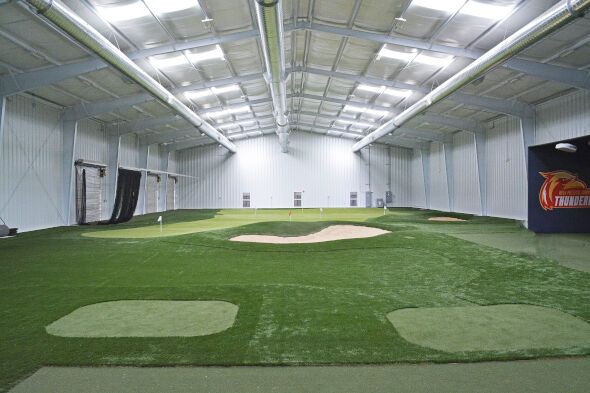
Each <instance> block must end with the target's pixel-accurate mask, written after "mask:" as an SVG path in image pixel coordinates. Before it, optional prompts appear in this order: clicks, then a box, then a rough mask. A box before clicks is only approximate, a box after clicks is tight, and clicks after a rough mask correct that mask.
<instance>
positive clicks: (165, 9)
mask: <svg viewBox="0 0 590 393" xmlns="http://www.w3.org/2000/svg"><path fill="white" fill-rule="evenodd" d="M145 1H146V3H147V5H148V7H150V10H152V11H153V12H154V13H156V14H168V13H171V12H176V11H182V10H186V9H189V8H193V7H197V9H200V8H199V3H198V2H197V1H196V0H145Z"/></svg>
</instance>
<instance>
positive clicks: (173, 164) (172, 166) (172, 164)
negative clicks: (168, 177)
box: [165, 151, 178, 173]
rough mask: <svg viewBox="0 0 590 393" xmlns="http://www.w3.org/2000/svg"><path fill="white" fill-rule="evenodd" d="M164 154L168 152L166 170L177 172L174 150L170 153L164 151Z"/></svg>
mask: <svg viewBox="0 0 590 393" xmlns="http://www.w3.org/2000/svg"><path fill="white" fill-rule="evenodd" d="M165 154H168V172H172V173H178V171H177V170H176V168H177V165H176V152H175V151H171V152H170V153H167V152H166V153H165Z"/></svg>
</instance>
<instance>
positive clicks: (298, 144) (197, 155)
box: [176, 133, 365, 208]
mask: <svg viewBox="0 0 590 393" xmlns="http://www.w3.org/2000/svg"><path fill="white" fill-rule="evenodd" d="M353 143H354V142H353V141H350V140H346V139H342V138H331V137H326V136H317V135H313V134H308V133H294V134H292V135H291V145H290V148H289V150H290V151H289V153H287V154H285V153H281V152H280V149H279V146H278V144H277V138H276V136H275V135H269V136H266V137H260V138H254V139H247V140H242V141H237V142H236V144H237V146H238V152H237V153H235V154H230V153H227V151H226V150H225V149H222V148H218V147H217V146H205V147H200V148H195V149H190V150H184V151H180V152H177V155H176V157H177V158H176V159H177V164H178V168H177V171H178V172H179V173H183V174H188V175H192V176H197V177H198V179H190V178H181V179H180V182H179V184H178V188H177V191H178V194H179V197H177V201H178V202H179V206H177V207H180V208H239V207H241V206H242V199H241V198H242V193H243V192H250V194H251V201H252V202H251V206H252V207H258V208H261V207H275V208H277V207H292V206H293V192H295V191H303V190H305V192H304V193H303V207H326V206H331V207H344V206H348V205H349V202H350V201H349V196H350V194H349V193H350V192H351V191H356V192H358V193H359V197H361V196H362V194H363V193H364V191H365V189H364V187H365V184H364V183H365V180H362V179H363V177H364V175H362V174H361V172H363V171H365V168H363V166H364V164H363V162H362V161H361V158H360V156H359V155H358V154H353V153H351V150H350V149H351V146H352V144H353ZM363 205H364V197H362V198H359V206H363Z"/></svg>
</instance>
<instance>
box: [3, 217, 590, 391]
mask: <svg viewBox="0 0 590 393" xmlns="http://www.w3.org/2000/svg"><path fill="white" fill-rule="evenodd" d="M287 213H288V210H287V211H285V210H282V211H277V210H274V211H264V210H259V211H258V212H257V215H256V216H254V214H253V212H251V211H242V210H238V211H221V212H216V211H176V212H170V213H164V214H163V216H164V222H165V223H166V225H170V224H174V223H189V222H190V223H191V224H181V225H188V227H190V228H189V229H190V232H193V233H188V234H183V235H177V236H163V237H158V235H155V237H154V235H153V234H152V235H151V236H152V237H145V236H144V238H142V237H141V236H131V235H132V233H133V231H136V232H138V233H139V234H142V233H144V232H145V231H153V228H157V227H155V226H154V223H155V219H156V218H157V216H158V214H156V215H146V216H142V217H137V218H135V219H134V220H132V221H131V222H130V223H127V224H123V225H121V226H120V228H123V229H128V230H129V231H128V233H127V235H128V236H126V237H122V238H117V237H115V236H114V235H113V232H115V231H111V232H109V235H108V236H110V237H87V236H82V234H83V233H89V232H94V233H95V234H96V235H98V233H99V232H103V233H102V234H101V236H104V235H105V232H104V231H105V230H107V229H109V227H104V226H88V227H64V228H55V229H49V230H43V231H36V232H30V233H24V234H21V235H19V237H17V238H13V239H4V240H2V241H0V256H1V258H0V291H1V292H0V296H1V299H2V308H1V312H2V314H1V318H2V319H1V323H0V335H1V337H2V339H1V340H0V390H5V389H7V388H9V387H10V386H12V385H13V384H15V383H16V382H17V381H18V380H20V379H22V378H24V377H26V376H27V375H29V374H31V373H33V372H34V371H35V370H37V369H38V368H40V367H41V366H46V365H59V366H93V365H142V366H148V365H277V364H364V363H393V362H465V361H481V360H497V359H504V360H506V359H526V358H536V357H547V356H568V355H589V354H590V340H589V342H588V344H587V345H581V346H575V347H570V348H540V349H539V348H537V349H514V350H511V349H506V350H501V351H469V352H444V351H440V350H435V349H430V348H426V347H422V346H418V345H416V344H412V343H410V342H407V341H405V340H404V339H403V338H402V337H401V336H400V335H398V334H397V332H396V330H395V329H394V328H393V326H392V324H391V323H390V322H389V321H388V320H387V314H388V313H390V312H392V311H394V310H397V309H402V308H409V307H453V306H474V305H493V304H531V305H537V306H542V307H549V308H552V309H555V310H558V311H561V312H565V313H568V314H571V315H573V316H576V317H578V318H580V319H581V320H584V321H586V322H588V321H590V291H589V290H588V288H590V274H589V273H586V272H583V271H580V270H574V269H570V268H567V267H565V266H562V265H560V264H559V262H558V261H557V260H555V259H549V258H545V257H543V256H538V255H535V254H524V253H511V252H508V251H503V250H500V249H498V248H492V247H487V246H485V245H479V244H476V243H471V242H468V241H466V240H463V239H459V238H457V237H455V236H457V235H460V234H477V233H481V234H485V233H504V234H506V233H509V234H510V233H513V234H514V235H515V236H520V235H522V234H523V233H526V234H529V232H527V231H526V230H525V229H523V228H521V227H520V226H519V224H518V223H517V222H515V221H511V220H502V219H493V218H487V217H471V216H468V215H457V214H453V215H452V216H455V217H459V218H464V219H467V221H466V222H453V223H444V222H429V221H428V220H427V218H428V217H432V216H440V215H445V216H448V215H449V214H448V213H441V212H431V211H420V210H413V209H391V210H390V211H389V212H388V214H387V215H385V216H383V211H382V210H379V209H334V210H332V209H330V210H327V211H325V212H324V215H323V219H324V220H323V221H317V220H319V212H318V211H317V210H311V209H310V210H305V211H304V212H302V213H301V212H300V211H293V222H292V223H289V221H288V216H287ZM299 214H300V216H298V215H299ZM248 217H250V218H248ZM261 217H262V218H261ZM216 220H219V221H223V222H222V223H221V224H219V225H220V226H216V225H217V221H216ZM279 220H280V221H279ZM328 220H330V221H328ZM199 221H203V222H206V223H207V224H206V225H205V226H206V231H204V232H199V231H198V230H195V227H197V229H198V222H199ZM256 221H260V222H256ZM348 221H353V222H357V223H358V222H361V221H364V224H366V225H372V226H376V227H380V228H383V229H387V230H389V231H391V233H389V234H386V235H382V236H378V237H375V238H369V239H355V240H343V241H335V242H328V243H316V244H301V245H297V244H288V245H282V244H281V245H275V244H250V243H235V242H230V241H228V240H227V239H228V238H231V237H233V236H236V235H240V234H252V233H257V234H275V235H283V236H287V235H288V236H294V235H303V234H308V233H313V232H316V231H318V230H320V229H322V228H324V227H326V226H329V225H332V224H334V223H343V222H348ZM252 222H254V223H253V224H252ZM146 227H149V228H151V229H147V230H146V229H145V228H146ZM165 229H166V228H165ZM158 231H159V229H158ZM150 233H151V232H150ZM180 233H186V232H183V231H180ZM130 234H131V235H130ZM527 236H528V235H527ZM582 247H583V246H582ZM581 255H582V257H583V256H584V254H583V253H582V254H581ZM582 262H583V263H584V261H582ZM135 299H155V300H223V301H227V302H231V303H233V304H236V305H238V306H239V311H238V315H237V317H236V321H235V324H234V325H233V327H231V328H230V329H228V330H226V331H223V332H221V333H217V334H213V335H210V336H203V337H172V338H65V337H55V336H51V335H49V334H47V333H46V331H45V326H47V325H49V324H51V323H52V322H54V321H56V320H58V319H59V318H61V317H63V316H65V315H67V314H69V313H71V312H72V311H74V310H76V309H77V308H79V307H83V306H86V305H89V304H94V303H99V302H106V301H114V300H135ZM530 334H533V335H534V334H535V332H534V331H531V333H530Z"/></svg>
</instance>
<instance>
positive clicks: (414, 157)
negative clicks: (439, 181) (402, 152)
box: [410, 150, 426, 208]
mask: <svg viewBox="0 0 590 393" xmlns="http://www.w3.org/2000/svg"><path fill="white" fill-rule="evenodd" d="M410 191H411V203H410V206H411V207H419V208H425V207H426V196H425V194H424V171H423V169H422V153H421V152H420V150H412V154H411V156H410Z"/></svg>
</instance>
